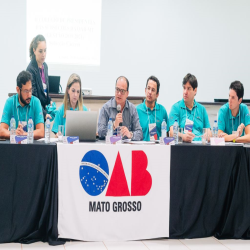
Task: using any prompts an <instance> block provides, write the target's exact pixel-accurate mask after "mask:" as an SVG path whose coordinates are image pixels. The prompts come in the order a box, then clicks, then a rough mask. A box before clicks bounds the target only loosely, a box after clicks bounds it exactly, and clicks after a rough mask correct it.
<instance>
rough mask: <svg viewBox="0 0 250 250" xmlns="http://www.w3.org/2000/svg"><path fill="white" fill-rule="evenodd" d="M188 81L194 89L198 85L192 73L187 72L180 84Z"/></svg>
mask: <svg viewBox="0 0 250 250" xmlns="http://www.w3.org/2000/svg"><path fill="white" fill-rule="evenodd" d="M187 82H189V83H190V85H191V86H192V88H193V89H196V88H197V87H198V82H197V79H196V77H195V76H194V75H192V74H190V73H188V74H187V75H186V76H185V77H184V78H183V81H182V86H183V85H186V83H187Z"/></svg>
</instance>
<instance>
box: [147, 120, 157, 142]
mask: <svg viewBox="0 0 250 250" xmlns="http://www.w3.org/2000/svg"><path fill="white" fill-rule="evenodd" d="M148 129H149V136H150V141H156V140H157V130H156V123H150V124H148Z"/></svg>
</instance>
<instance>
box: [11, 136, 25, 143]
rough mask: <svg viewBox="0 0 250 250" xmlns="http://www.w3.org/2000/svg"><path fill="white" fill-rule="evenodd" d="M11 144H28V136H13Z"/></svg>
mask: <svg viewBox="0 0 250 250" xmlns="http://www.w3.org/2000/svg"><path fill="white" fill-rule="evenodd" d="M10 143H13V144H27V136H26V135H11V137H10Z"/></svg>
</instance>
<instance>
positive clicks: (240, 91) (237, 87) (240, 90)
mask: <svg viewBox="0 0 250 250" xmlns="http://www.w3.org/2000/svg"><path fill="white" fill-rule="evenodd" d="M229 89H233V90H234V91H235V92H236V94H237V96H238V99H240V98H243V96H244V86H243V84H242V83H241V82H240V81H234V82H232V83H231V84H230V87H229Z"/></svg>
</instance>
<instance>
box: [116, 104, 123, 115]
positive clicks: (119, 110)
mask: <svg viewBox="0 0 250 250" xmlns="http://www.w3.org/2000/svg"><path fill="white" fill-rule="evenodd" d="M121 109H122V108H121V105H120V104H118V105H117V106H116V110H117V112H118V113H120V112H121Z"/></svg>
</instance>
